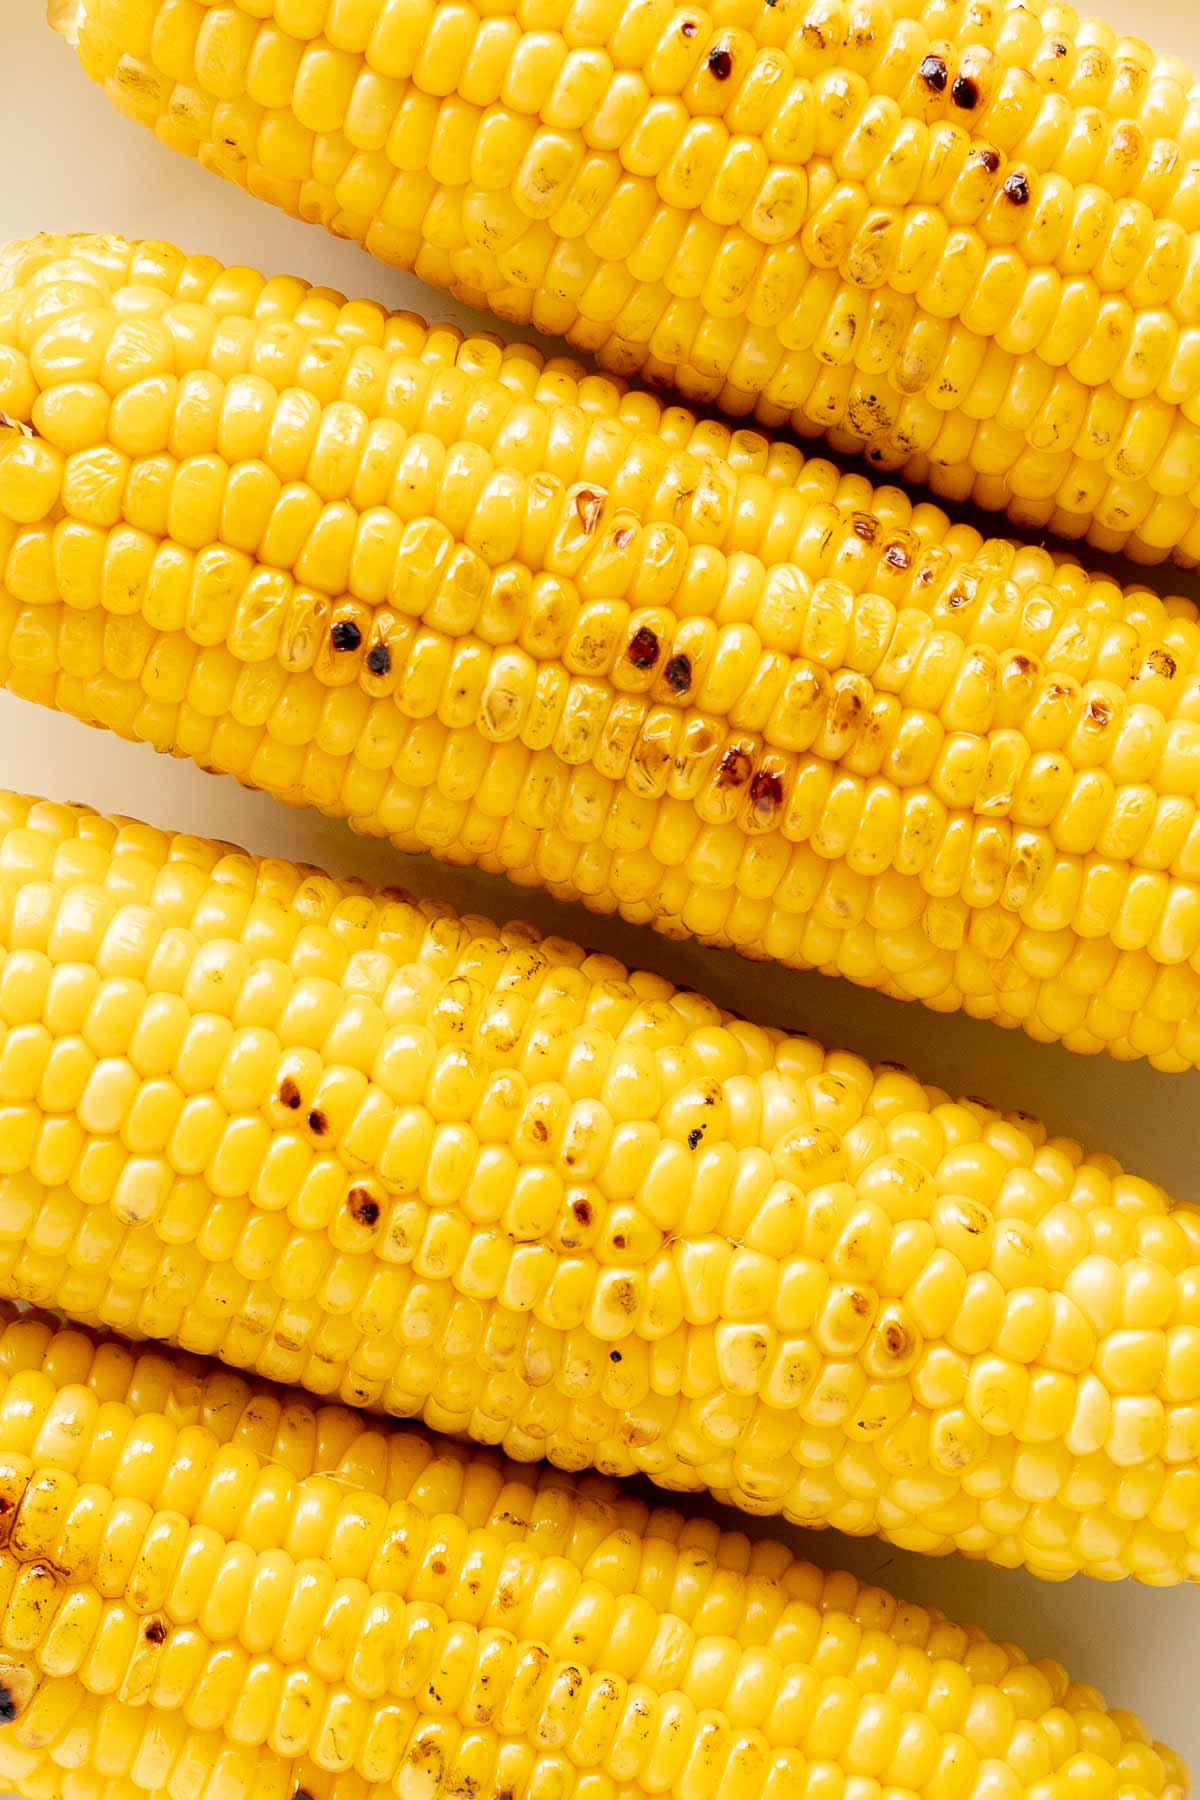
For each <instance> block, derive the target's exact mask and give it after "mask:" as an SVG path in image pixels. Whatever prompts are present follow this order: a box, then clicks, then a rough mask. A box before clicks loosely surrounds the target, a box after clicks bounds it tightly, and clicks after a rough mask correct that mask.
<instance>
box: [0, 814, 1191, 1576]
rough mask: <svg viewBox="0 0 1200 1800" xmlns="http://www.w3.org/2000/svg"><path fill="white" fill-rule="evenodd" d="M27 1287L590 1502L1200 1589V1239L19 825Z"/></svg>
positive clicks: (884, 1087)
mask: <svg viewBox="0 0 1200 1800" xmlns="http://www.w3.org/2000/svg"><path fill="white" fill-rule="evenodd" d="M0 819H2V821H3V830H2V833H0V922H2V929H0V950H2V952H3V961H2V962H0V1021H2V1023H3V1026H4V1036H3V1041H2V1042H0V1291H2V1292H3V1293H5V1294H6V1295H8V1296H9V1297H16V1298H19V1299H21V1300H25V1301H31V1302H33V1303H34V1304H36V1305H42V1306H49V1305H54V1306H56V1307H60V1308H62V1309H63V1310H64V1311H66V1312H67V1313H68V1314H69V1315H71V1316H72V1317H75V1318H79V1319H82V1320H83V1321H84V1322H86V1323H88V1324H103V1325H107V1326H111V1327H114V1328H116V1329H119V1330H121V1331H122V1332H125V1333H126V1334H129V1335H133V1336H150V1337H155V1338H162V1339H169V1340H171V1341H173V1342H175V1343H178V1344H181V1345H182V1346H183V1347H184V1348H185V1349H187V1350H190V1351H198V1352H204V1353H208V1354H213V1355H217V1356H220V1357H222V1358H224V1359H225V1360H226V1361H227V1362H230V1363H232V1364H235V1365H237V1366H239V1367H243V1368H247V1369H252V1370H255V1371H256V1372H257V1373H259V1374H261V1375H266V1376H269V1377H271V1378H273V1379H280V1380H287V1381H295V1382H299V1383H301V1384H302V1385H304V1386H306V1387H308V1388H310V1389H312V1390H314V1391H315V1392H317V1393H320V1394H328V1395H337V1396H338V1397H339V1398H340V1399H341V1400H343V1401H347V1402H352V1403H355V1404H358V1405H365V1406H370V1407H375V1408H378V1409H380V1410H383V1411H388V1412H391V1413H395V1414H401V1415H414V1414H420V1415H421V1416H422V1417H423V1418H424V1419H425V1421H426V1422H427V1423H428V1424H429V1425H431V1426H433V1427H434V1428H435V1429H438V1430H443V1431H451V1432H459V1433H465V1434H470V1435H471V1436H472V1437H474V1438H476V1439H479V1440H482V1441H484V1442H487V1443H493V1444H498V1445H500V1446H502V1447H503V1448H504V1449H505V1450H506V1451H507V1452H508V1453H509V1454H510V1455H512V1456H515V1457H517V1458H520V1459H522V1460H528V1459H531V1458H534V1457H538V1456H548V1457H549V1458H550V1459H551V1461H553V1462H555V1463H556V1464H558V1465H559V1466H561V1467H564V1468H568V1469H579V1468H582V1467H585V1466H587V1465H589V1464H591V1465H595V1466H596V1467H598V1468H600V1469H601V1470H602V1471H603V1472H604V1473H605V1474H611V1475H622V1474H629V1473H632V1472H634V1471H638V1470H640V1471H643V1472H645V1473H647V1474H649V1475H650V1476H651V1477H653V1479H654V1480H656V1481H658V1482H660V1483H662V1484H663V1485H665V1486H668V1487H674V1488H681V1489H688V1488H700V1487H703V1486H708V1487H709V1488H711V1489H712V1490H713V1491H714V1492H716V1493H717V1494H718V1495H719V1496H720V1497H721V1498H723V1499H732V1500H734V1501H736V1502H737V1503H738V1504H740V1505H741V1506H743V1507H746V1508H749V1509H751V1510H753V1511H756V1512H762V1513H771V1512H783V1513H784V1514H786V1516H787V1517H788V1518H790V1519H792V1520H797V1521H799V1522H801V1523H804V1524H813V1525H823V1524H832V1525H836V1526H839V1527H841V1529H842V1530H845V1531H851V1532H857V1533H866V1532H871V1531H880V1532H883V1533H884V1534H885V1535H887V1536H889V1537H891V1538H892V1539H893V1540H894V1541H895V1542H897V1543H900V1544H903V1545H905V1546H907V1547H909V1548H912V1549H919V1550H925V1551H935V1552H936V1551H944V1550H949V1549H952V1548H954V1547H957V1548H959V1549H961V1550H964V1551H966V1552H967V1553H968V1554H970V1555H973V1556H984V1557H988V1558H991V1559H992V1560H993V1561H996V1562H1000V1563H1006V1564H1018V1563H1026V1564H1028V1566H1029V1567H1030V1568H1032V1569H1034V1570H1036V1571H1037V1572H1038V1573H1040V1574H1043V1575H1050V1576H1057V1575H1066V1574H1070V1573H1071V1572H1073V1571H1075V1570H1078V1569H1087V1570H1089V1571H1090V1572H1091V1573H1092V1574H1095V1575H1100V1576H1104V1577H1118V1576H1122V1575H1125V1574H1128V1573H1133V1574H1135V1575H1138V1576H1140V1577H1141V1578H1142V1579H1144V1580H1146V1581H1150V1582H1156V1583H1168V1582H1172V1581H1177V1580H1179V1579H1181V1578H1183V1577H1185V1576H1192V1577H1196V1576H1200V1213H1198V1212H1197V1211H1196V1210H1195V1209H1191V1208H1188V1207H1182V1206H1181V1207H1177V1208H1174V1209H1172V1208H1171V1207H1170V1206H1169V1203H1168V1201H1167V1200H1166V1198H1165V1196H1164V1195H1163V1194H1162V1193H1161V1191H1160V1190H1159V1189H1158V1188H1156V1187H1154V1186H1152V1185H1151V1184H1150V1183H1149V1182H1145V1181H1140V1180H1136V1179H1134V1178H1133V1177H1131V1176H1129V1175H1126V1174H1124V1173H1123V1172H1122V1171H1121V1169H1120V1168H1119V1167H1118V1165H1117V1164H1116V1163H1114V1162H1112V1161H1111V1160H1109V1159H1108V1158H1105V1157H1090V1158H1085V1157H1084V1155H1083V1153H1082V1152H1081V1151H1080V1150H1079V1148H1078V1147H1077V1146H1076V1145H1074V1144H1071V1143H1069V1142H1066V1141H1064V1140H1061V1139H1050V1138H1048V1137H1047V1136H1046V1133H1045V1131H1044V1130H1043V1129H1042V1128H1041V1127H1040V1126H1038V1125H1036V1124H1035V1123H1032V1122H1031V1121H1029V1120H1027V1119H1022V1118H1010V1119H1005V1118H1002V1117H1000V1116H999V1115H998V1114H996V1113H994V1112H990V1111H988V1110H987V1108H986V1107H984V1106H983V1105H981V1104H980V1103H970V1104H963V1105H952V1104H950V1102H949V1101H948V1099H947V1097H946V1096H945V1095H944V1094H942V1093H940V1092H937V1091H936V1090H931V1089H927V1088H924V1087H922V1086H920V1084H919V1083H918V1082H916V1081H915V1080H914V1079H913V1078H912V1077H911V1076H908V1075H906V1074H903V1073H901V1072H898V1071H896V1070H894V1069H883V1070H879V1071H876V1072H873V1071H872V1070H871V1069H870V1068H869V1067H868V1065H867V1064H865V1063H863V1062H861V1061H859V1060H858V1059H856V1058H854V1057H852V1056H845V1055H837V1054H833V1055H826V1054H825V1053H824V1052H823V1051H822V1050H821V1049H820V1048H819V1047H818V1046H817V1045H815V1044H813V1043H812V1042H811V1041H809V1040H808V1039H804V1038H795V1037H787V1036H784V1035H783V1034H782V1033H779V1032H771V1031H766V1030H762V1029H760V1028H759V1027H756V1026H753V1025H748V1024H744V1023H739V1022H737V1021H733V1020H730V1019H727V1018H724V1017H723V1016H722V1015H721V1014H720V1013H719V1012H718V1010H717V1008H716V1007H714V1006H712V1005H711V1004H709V1003H708V1002H706V1001H704V1000H702V999H699V998H697V997H696V996H695V995H688V994H682V993H678V992H676V991H674V990H673V989H672V988H671V987H670V986H669V984H668V983H666V982H665V981H662V980H661V979H658V978H655V977H653V976H650V975H645V974H632V975H631V974H628V973H627V972H626V970H625V969H624V968H622V967H621V966H620V965H619V964H617V963H615V962H613V961H611V960H610V959H607V958H604V957H600V956H594V955H592V956H589V955H587V954H586V953H585V952H584V951H582V950H579V949H577V948H575V947H574V946H572V945H570V944H566V943H563V942H559V941H556V940H551V939H545V940H540V939H539V938H538V937H537V936H536V934H535V933H533V932H532V931H530V930H529V929H528V928H526V927H521V926H508V927H506V928H505V929H504V930H503V931H500V932H497V931H496V929H495V928H494V927H493V926H490V925H489V924H488V923H487V922H486V921H483V920H479V919H458V918H456V917H455V916H454V915H453V914H452V913H451V912H450V911H449V910H448V909H446V908H439V907H438V906H436V905H434V904H432V903H430V902H421V903H420V904H417V903H415V902H407V901H405V900H404V899H403V898H401V897H398V896H395V895H391V896H389V895H388V894H387V893H384V894H382V895H378V896H371V895H370V894H368V892H367V891H366V890H365V889H363V888H362V887H361V885H356V884H354V883H347V882H335V881H332V880H330V879H329V878H327V877H324V876H320V875H317V874H315V873H313V872H312V871H306V870H304V869H299V868H296V867H294V866H292V865H290V864H286V863H282V862H263V863H259V862H256V861H254V860H253V859H251V858H250V857H248V856H245V855H241V854H238V853H235V852H232V851H228V850H227V849H224V848H223V847H222V846H220V845H215V844H209V843H205V842H203V841H202V840H198V839H195V838H170V837H167V836H165V835H164V834H162V833H161V832H157V831H154V830H151V829H150V828H149V827H147V826H142V825H135V824H124V825H117V824H114V823H111V822H106V821H104V820H102V819H99V818H97V817H96V816H95V815H94V814H91V813H88V812H85V811H81V810H79V809H71V808H67V807H61V806H52V805H49V804H47V803H44V802H43V803H37V802H28V801H22V800H18V799H15V798H13V797H11V796H8V797H5V798H4V799H3V801H2V804H0Z"/></svg>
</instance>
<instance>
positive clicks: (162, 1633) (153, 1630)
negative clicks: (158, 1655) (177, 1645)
mask: <svg viewBox="0 0 1200 1800" xmlns="http://www.w3.org/2000/svg"><path fill="white" fill-rule="evenodd" d="M142 1636H143V1637H144V1638H145V1640H146V1642H147V1643H148V1644H165V1643H166V1641H167V1628H166V1626H165V1625H164V1624H163V1622H162V1620H161V1619H148V1620H147V1621H146V1628H145V1630H144V1631H143V1633H142Z"/></svg>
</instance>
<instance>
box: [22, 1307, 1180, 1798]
mask: <svg viewBox="0 0 1200 1800" xmlns="http://www.w3.org/2000/svg"><path fill="white" fill-rule="evenodd" d="M0 1494H2V1497H3V1501H4V1510H3V1514H2V1515H0V1535H2V1537H3V1548H2V1549H0V1591H2V1593H3V1598H4V1603H5V1604H4V1608H3V1612H2V1614H0V1680H2V1681H3V1685H4V1688H5V1691H6V1694H7V1707H6V1710H8V1711H10V1712H13V1713H15V1714H16V1716H15V1718H13V1719H12V1721H11V1723H10V1724H9V1725H8V1727H7V1728H6V1729H4V1730H2V1731H0V1776H3V1774H4V1773H5V1763H4V1760H3V1759H4V1758H7V1759H8V1768H9V1772H10V1778H12V1777H14V1776H15V1778H16V1779H17V1780H18V1782H19V1783H21V1782H26V1781H27V1782H28V1784H29V1787H28V1791H29V1794H30V1796H31V1800H36V1797H37V1796H38V1794H39V1793H41V1794H44V1793H45V1792H46V1785H45V1783H46V1781H47V1772H46V1770H45V1765H46V1762H47V1760H49V1761H50V1762H51V1763H56V1764H57V1765H58V1766H59V1767H60V1768H62V1769H67V1770H72V1769H74V1768H76V1767H90V1768H91V1770H92V1771H93V1778H100V1777H103V1778H114V1779H116V1780H118V1781H119V1782H120V1783H121V1784H122V1785H121V1788H120V1793H121V1797H122V1800H125V1796H126V1795H132V1794H134V1793H137V1792H150V1793H153V1794H155V1795H162V1796H169V1797H170V1800H186V1796H190V1795H200V1794H203V1795H204V1796H206V1800H292V1797H293V1796H298V1795H299V1794H304V1795H307V1796H309V1797H310V1800H385V1796H398V1797H399V1800H464V1797H468V1796H469V1797H471V1800H649V1797H650V1796H652V1795H655V1794H664V1793H669V1794H671V1795H672V1797H673V1800H734V1796H748V1795H754V1796H755V1800H827V1797H831V1796H842V1795H844V1796H845V1797H846V1800H884V1797H885V1796H886V1797H887V1800H907V1797H912V1800H915V1796H916V1795H917V1794H918V1793H920V1794H923V1795H926V1796H928V1797H929V1800H1057V1797H1058V1796H1059V1795H1060V1794H1067V1795H1072V1796H1079V1797H1080V1800H1107V1797H1108V1796H1109V1795H1112V1794H1114V1793H1118V1792H1119V1793H1120V1794H1121V1795H1122V1796H1124V1797H1125V1800H1152V1797H1154V1796H1161V1797H1162V1800H1182V1796H1183V1793H1184V1790H1185V1784H1186V1781H1187V1771H1186V1769H1185V1768H1184V1766H1183V1765H1182V1763H1181V1762H1180V1761H1179V1759H1178V1758H1177V1757H1176V1756H1175V1755H1173V1754H1172V1752H1170V1751H1169V1750H1167V1749H1166V1748H1165V1747H1164V1746H1162V1745H1158V1744H1152V1743H1151V1741H1150V1739H1149V1736H1148V1734H1147V1732H1146V1731H1145V1728H1144V1727H1143V1726H1142V1725H1141V1723H1140V1722H1139V1721H1138V1720H1137V1719H1135V1718H1133V1717H1131V1716H1130V1715H1129V1714H1128V1713H1123V1712H1117V1711H1109V1710H1108V1709H1107V1707H1106V1706H1105V1703H1104V1701H1103V1700H1102V1699H1101V1697H1100V1696H1099V1695H1098V1694H1097V1693H1096V1692H1095V1691H1094V1690H1093V1689H1091V1688H1087V1687H1082V1686H1078V1685H1074V1684H1070V1683H1069V1682H1068V1679H1067V1676H1066V1674H1065V1672H1064V1671H1063V1670H1062V1669H1061V1668H1060V1667H1059V1666H1058V1665H1057V1664H1055V1663H1051V1662H1036V1663H1031V1662H1029V1661H1027V1660H1026V1659H1025V1657H1024V1656H1023V1655H1022V1653H1021V1652H1020V1651H1019V1650H1016V1649H1014V1648H1013V1647H1012V1646H1009V1645H1000V1644H993V1643H990V1642H989V1641H988V1640H987V1639H986V1638H985V1637H984V1636H983V1634H982V1633H981V1632H979V1631H976V1630H973V1629H970V1628H965V1629H964V1628H963V1627H960V1626H957V1625H953V1624H950V1623H948V1622H947V1621H946V1620H945V1619H943V1618H942V1617H941V1615H940V1614H938V1613H936V1612H932V1611H926V1610H924V1609H922V1608H920V1607H916V1606H909V1605H903V1604H899V1603H898V1602H896V1601H895V1600H893V1599H892V1598H891V1597H890V1596H889V1595H887V1594H885V1593H883V1592H881V1591H880V1590H879V1589H875V1588H868V1587H862V1586H860V1585H859V1584H858V1583H857V1582H856V1581H855V1580H854V1579H853V1578H852V1577H850V1576H847V1575H841V1574H832V1575H831V1574H825V1573H823V1572H822V1571H820V1570H818V1569H815V1568H812V1567H811V1566H810V1565H808V1564H805V1563H802V1562H798V1561H797V1560H795V1559H794V1558H793V1557H792V1556H791V1555H790V1554H789V1553H788V1552H787V1551H786V1550H785V1549H784V1548H783V1547H782V1546H780V1545H778V1544H773V1543H770V1542H757V1543H750V1542H748V1541H747V1539H746V1538H744V1537H743V1536H741V1535H740V1534H736V1533H722V1532H721V1531H720V1530H719V1529H718V1527H717V1526H716V1525H714V1524H711V1523H709V1522H703V1523H702V1522H699V1521H686V1520H684V1519H683V1518H681V1517H680V1516H679V1515H678V1514H676V1513H673V1512H666V1511H659V1510H655V1511H651V1510H650V1509H649V1508H647V1507H646V1506H645V1505H644V1504H643V1503H642V1502H640V1501H638V1500H636V1499H633V1498H631V1497H629V1496H628V1495H626V1494H623V1493H621V1492H620V1491H619V1490H617V1489H615V1488H613V1487H611V1486H610V1485H609V1484H607V1483H605V1482H602V1481H599V1480H597V1479H595V1478H592V1479H589V1480H585V1481H583V1482H581V1483H579V1484H575V1483H573V1482H572V1481H571V1480H570V1478H569V1477H566V1476H563V1475H560V1474H556V1473H555V1472H553V1471H546V1470H543V1471H539V1472H537V1473H535V1474H529V1473H527V1472H525V1471H523V1470H520V1469H517V1468H514V1467H513V1466H512V1465H506V1464H504V1463H503V1462H502V1461H500V1460H499V1459H497V1458H494V1457H493V1456H491V1455H490V1454H488V1453H481V1452H478V1451H471V1450H466V1449H463V1448H460V1447H458V1446H455V1445H452V1444H440V1443H430V1442H429V1441H428V1440H427V1439H425V1438H424V1437H422V1436H420V1435H417V1434H416V1433H413V1432H405V1431H401V1430H399V1429H396V1428H390V1429H388V1428H382V1429H381V1428H379V1427H372V1426H371V1425H369V1424H367V1423H365V1422H364V1421H362V1420H361V1419H359V1418H356V1417H355V1416H354V1415H353V1414H351V1413H346V1412H343V1411H342V1410H341V1409H338V1408H322V1409H320V1410H318V1411H314V1410H313V1409H312V1408H311V1407H310V1406H309V1405H308V1404H307V1403H305V1402H304V1401H303V1400H301V1399H298V1398H297V1397H295V1396H293V1395H290V1394H288V1393H287V1392H286V1391H284V1392H278V1391H275V1390H272V1389H270V1388H254V1387H251V1386H249V1385H248V1384H247V1383H245V1382H243V1381H241V1380H237V1379H234V1378H231V1377H229V1376H227V1375H225V1374H223V1373H212V1372H208V1371H206V1370H204V1369H203V1368H202V1367H197V1366H195V1365H192V1364H190V1363H189V1362H187V1361H185V1360H179V1359H174V1360H167V1359H165V1358H164V1357H162V1356H161V1355H144V1354H143V1355H138V1354H136V1353H135V1352H133V1351H131V1350H129V1349H127V1348H124V1347H121V1346H118V1345H116V1344H111V1343H101V1344H97V1343H95V1342H94V1341H93V1340H91V1339H90V1338H88V1337H87V1336H86V1335H84V1334H83V1333H81V1332H78V1331H72V1330H64V1329H60V1328H57V1327H55V1326H53V1325H51V1324H49V1323H47V1322H44V1321H41V1320H37V1319H29V1318H16V1319H14V1318H13V1317H12V1316H11V1315H8V1314H6V1315H4V1316H3V1317H0ZM27 1765H33V1766H32V1767H29V1766H27ZM49 1779H50V1780H51V1781H52V1780H53V1777H52V1776H51V1777H49ZM39 1782H41V1783H42V1784H43V1785H42V1786H40V1787H39V1785H38V1784H39ZM206 1784H207V1785H206ZM50 1791H51V1792H52V1793H53V1792H55V1790H54V1789H53V1787H52V1788H51V1790H50ZM62 1793H63V1800H66V1795H67V1789H66V1787H65V1784H64V1788H63V1790H62ZM84 1793H85V1794H87V1795H88V1796H89V1800H90V1797H91V1796H93V1795H95V1796H96V1800H100V1796H101V1795H102V1794H104V1789H103V1787H102V1786H100V1787H99V1789H98V1788H97V1787H95V1786H93V1787H90V1788H85V1789H84ZM105 1800H107V1796H105Z"/></svg>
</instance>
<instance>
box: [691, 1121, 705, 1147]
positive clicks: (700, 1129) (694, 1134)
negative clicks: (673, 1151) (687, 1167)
mask: <svg viewBox="0 0 1200 1800" xmlns="http://www.w3.org/2000/svg"><path fill="white" fill-rule="evenodd" d="M703 1136H704V1126H703V1125H693V1127H692V1129H691V1130H690V1131H689V1132H688V1139H687V1141H688V1149H689V1150H697V1149H699V1147H700V1139H701V1138H702V1137H703Z"/></svg>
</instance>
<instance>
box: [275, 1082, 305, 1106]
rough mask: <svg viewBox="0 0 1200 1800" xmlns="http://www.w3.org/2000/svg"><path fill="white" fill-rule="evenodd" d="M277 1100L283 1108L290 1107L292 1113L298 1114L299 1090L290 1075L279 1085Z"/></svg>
mask: <svg viewBox="0 0 1200 1800" xmlns="http://www.w3.org/2000/svg"><path fill="white" fill-rule="evenodd" d="M279 1098H280V1099H281V1100H282V1102H283V1104H284V1105H285V1106H290V1107H291V1109H292V1111H293V1112H299V1110H300V1089H299V1088H298V1087H297V1086H296V1084H295V1082H294V1081H293V1080H292V1078H291V1076H290V1075H285V1076H284V1078H283V1080H282V1081H281V1082H280V1084H279Z"/></svg>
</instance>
